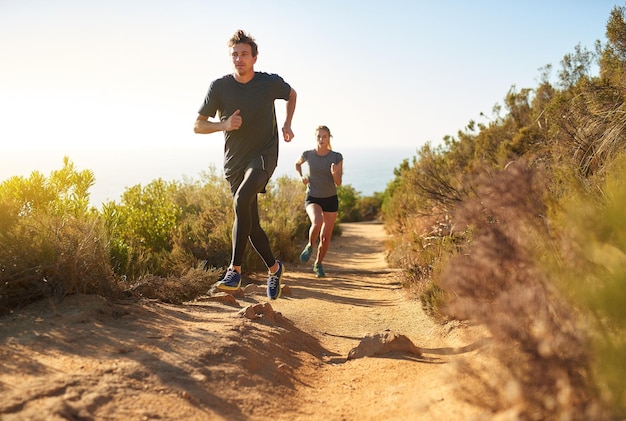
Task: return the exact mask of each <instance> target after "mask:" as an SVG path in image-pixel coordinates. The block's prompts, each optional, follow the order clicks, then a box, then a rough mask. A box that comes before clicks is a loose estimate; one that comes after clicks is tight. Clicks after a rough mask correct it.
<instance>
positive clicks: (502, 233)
mask: <svg viewBox="0 0 626 421" xmlns="http://www.w3.org/2000/svg"><path fill="white" fill-rule="evenodd" d="M474 185H475V186H476V187H475V193H476V196H475V197H473V198H472V199H469V200H467V201H466V202H465V203H464V204H463V205H462V206H461V207H459V209H458V213H457V215H456V217H455V220H457V221H458V223H460V224H466V225H467V226H471V227H472V231H473V241H472V243H471V245H470V246H469V247H468V248H467V250H466V251H465V253H463V254H460V255H457V256H455V257H453V258H452V259H451V260H450V261H449V263H448V265H447V268H446V270H445V271H444V273H443V274H442V285H443V287H444V289H445V290H446V292H447V293H448V295H449V296H450V297H453V298H452V299H451V300H450V302H449V303H448V306H449V307H448V309H449V311H450V312H451V313H452V314H455V315H457V316H459V317H462V318H467V319H471V320H474V321H476V322H478V323H481V324H483V325H484V326H486V327H487V328H488V329H489V331H490V332H491V334H492V335H493V347H492V348H491V349H492V351H493V352H494V356H495V357H496V358H497V360H498V361H499V362H500V363H501V365H502V367H503V370H501V371H500V372H499V374H498V379H497V382H496V383H495V384H494V379H493V378H492V372H491V370H488V371H484V370H476V369H472V368H469V367H463V368H462V370H463V373H464V374H470V375H471V376H472V377H474V378H477V379H480V381H479V382H478V384H479V385H480V384H482V385H483V386H482V387H483V389H485V390H483V391H482V392H485V393H475V394H471V395H470V394H466V395H465V396H466V397H467V398H468V399H469V400H472V401H474V403H477V404H481V405H484V406H486V407H488V408H491V409H492V410H494V411H497V410H502V409H505V408H512V407H515V408H516V410H517V411H518V412H519V414H520V417H521V418H522V419H537V420H539V419H585V418H587V416H588V415H589V411H591V410H592V409H591V408H592V405H591V404H590V400H589V396H588V394H587V390H588V389H589V384H588V378H587V374H588V369H589V364H588V358H589V356H588V353H587V339H586V338H585V336H584V334H583V333H582V332H584V330H583V329H581V326H580V321H579V317H578V316H579V313H578V312H577V311H576V309H575V308H574V307H573V306H572V305H571V304H570V302H569V300H568V299H567V298H566V296H564V295H563V294H562V292H561V291H559V290H558V288H557V287H556V286H555V285H554V284H553V283H551V282H550V280H548V279H547V277H546V275H545V272H544V271H543V270H542V269H541V259H542V254H545V252H546V250H548V249H549V248H550V243H551V242H550V240H549V235H548V226H547V223H546V220H545V217H544V215H545V214H546V208H545V205H544V203H543V200H542V198H543V195H544V192H545V187H544V185H543V184H542V177H541V171H539V170H538V169H531V168H529V167H528V166H527V165H526V164H525V163H523V162H516V163H513V164H511V165H509V166H508V167H507V168H506V169H505V170H503V171H501V172H498V173H495V174H484V175H483V176H481V177H479V178H478V179H477V180H476V182H475V183H474ZM478 387H479V388H480V386H478ZM474 390H475V391H476V392H479V389H474ZM466 392H467V390H466ZM486 396H488V397H489V398H488V399H486V398H485V397H486ZM477 400H478V401H477Z"/></svg>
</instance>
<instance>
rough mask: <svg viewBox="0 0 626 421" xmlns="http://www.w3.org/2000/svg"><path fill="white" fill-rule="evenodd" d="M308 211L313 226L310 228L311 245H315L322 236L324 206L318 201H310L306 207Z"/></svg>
mask: <svg viewBox="0 0 626 421" xmlns="http://www.w3.org/2000/svg"><path fill="white" fill-rule="evenodd" d="M306 213H307V215H308V216H309V220H310V221H311V227H310V228H309V245H310V246H311V247H314V246H315V243H316V242H317V239H318V238H319V236H320V232H321V230H322V224H323V223H324V216H323V213H322V207H321V206H320V205H318V204H316V203H309V204H308V205H307V207H306Z"/></svg>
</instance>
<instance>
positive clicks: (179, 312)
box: [0, 223, 484, 421]
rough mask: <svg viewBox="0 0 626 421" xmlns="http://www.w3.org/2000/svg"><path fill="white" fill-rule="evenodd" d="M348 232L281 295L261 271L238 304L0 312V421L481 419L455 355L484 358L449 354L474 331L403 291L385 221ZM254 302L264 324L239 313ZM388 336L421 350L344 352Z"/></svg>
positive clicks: (79, 302) (291, 273)
mask: <svg viewBox="0 0 626 421" xmlns="http://www.w3.org/2000/svg"><path fill="white" fill-rule="evenodd" d="M342 230H343V235H342V236H340V237H336V238H335V239H334V240H333V244H332V246H331V250H330V252H329V254H328V256H327V261H326V264H325V269H326V273H327V277H326V278H322V279H316V278H315V277H314V274H313V272H312V271H311V267H310V264H301V263H299V262H298V263H297V264H293V263H292V264H287V272H286V275H285V279H284V284H285V285H286V288H285V290H284V293H283V296H282V297H281V298H280V299H279V300H276V301H272V302H269V301H268V299H267V298H266V297H265V294H264V288H263V286H262V285H261V284H262V283H263V282H264V277H262V276H261V275H258V276H254V277H252V279H251V282H252V283H251V284H250V286H248V288H247V293H246V295H245V296H244V297H239V298H237V299H232V297H227V298H231V299H230V300H228V299H227V298H222V299H220V300H218V299H215V298H212V299H210V298H209V297H200V298H199V299H198V300H197V301H194V302H192V303H188V304H186V305H184V306H175V305H167V304H163V303H158V302H152V301H139V302H131V301H129V302H110V301H107V300H105V299H103V298H100V297H96V296H71V297H67V298H66V299H65V300H64V301H63V302H62V303H61V304H57V303H54V302H52V301H43V302H40V303H37V304H34V305H32V306H29V307H28V308H25V309H23V310H20V311H19V312H16V313H14V314H12V315H10V316H6V317H3V318H0V396H2V398H0V420H2V421H5V420H18V419H19V420H25V419H26V420H65V419H74V420H90V419H93V420H150V419H161V420H183V419H185V420H208V419H216V420H221V419H224V420H270V419H271V420H300V419H302V420H324V421H333V420H380V419H393V420H414V419H419V420H440V419H450V420H467V419H478V418H479V417H480V415H481V411H480V410H479V409H478V408H475V407H472V406H470V405H468V404H467V403H465V402H462V401H461V400H459V399H457V398H456V397H455V395H454V386H455V383H456V382H458V381H461V380H458V379H455V378H454V371H453V366H454V364H453V363H454V362H455V361H457V360H460V359H469V361H471V360H472V359H477V360H478V359H480V358H482V356H481V348H480V347H476V348H477V349H474V350H461V349H458V348H457V347H463V346H466V345H472V344H477V343H480V340H481V339H482V336H480V335H478V334H472V333H471V332H470V331H468V330H467V329H453V328H451V327H450V326H441V325H437V324H435V323H433V322H432V321H431V320H430V319H429V318H428V317H426V316H425V315H424V313H423V312H422V310H421V308H420V305H419V303H417V302H414V301H411V300H409V299H408V298H407V297H406V294H405V293H404V291H403V290H402V289H401V286H400V284H399V281H398V278H397V277H396V276H395V272H394V271H393V270H391V269H389V268H388V267H387V266H386V264H385V260H384V244H383V243H384V238H385V233H384V229H383V226H382V225H380V224H375V223H356V224H342ZM268 302H269V305H270V306H271V307H268V306H267V303H268ZM255 305H256V308H257V313H259V315H258V318H256V319H254V320H251V319H250V318H248V317H244V316H242V315H241V314H240V312H241V311H242V310H243V309H245V308H246V307H248V306H255ZM250 309H252V308H250ZM253 313H254V312H253ZM248 314H250V313H248ZM384 332H387V333H391V332H395V333H398V334H401V335H405V336H406V338H408V339H409V340H410V341H411V342H412V343H413V344H414V345H416V346H417V347H418V352H414V353H409V352H387V351H385V350H382V354H381V355H376V356H369V357H365V358H356V359H348V354H349V352H350V350H351V349H353V348H355V347H357V346H359V344H360V343H361V341H362V339H363V338H364V337H365V336H366V335H368V334H375V333H384ZM470 348H471V347H470ZM483 415H484V414H483Z"/></svg>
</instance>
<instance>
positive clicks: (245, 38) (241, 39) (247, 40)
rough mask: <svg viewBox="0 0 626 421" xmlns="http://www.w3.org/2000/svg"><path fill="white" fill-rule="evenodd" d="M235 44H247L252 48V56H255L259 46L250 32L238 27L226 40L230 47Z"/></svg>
mask: <svg viewBox="0 0 626 421" xmlns="http://www.w3.org/2000/svg"><path fill="white" fill-rule="evenodd" d="M237 44H248V45H249V46H250V48H251V49H252V57H256V56H257V54H259V47H258V46H257V45H256V42H255V41H254V38H252V36H251V35H250V34H247V33H245V32H244V31H243V30H241V29H239V30H237V32H235V35H233V36H232V37H231V38H230V40H228V47H230V48H232V47H234V46H235V45H237Z"/></svg>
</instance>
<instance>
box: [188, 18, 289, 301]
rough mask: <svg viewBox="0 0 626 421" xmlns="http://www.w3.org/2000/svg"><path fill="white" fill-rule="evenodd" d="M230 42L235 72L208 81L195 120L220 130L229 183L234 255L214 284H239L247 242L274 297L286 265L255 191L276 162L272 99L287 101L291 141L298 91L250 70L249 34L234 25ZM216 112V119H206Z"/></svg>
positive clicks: (254, 50)
mask: <svg viewBox="0 0 626 421" xmlns="http://www.w3.org/2000/svg"><path fill="white" fill-rule="evenodd" d="M228 47H229V51H230V57H231V60H232V65H233V73H232V74H229V75H226V76H223V77H221V78H219V79H216V80H214V81H213V82H212V83H211V85H210V87H209V90H208V93H207V95H206V97H205V99H204V103H203V104H202V107H200V110H199V111H198V117H197V119H196V122H195V125H194V131H195V132H196V133H201V134H209V133H214V132H218V131H222V132H224V139H225V144H224V176H225V177H226V180H228V182H229V184H230V189H231V192H232V195H233V206H234V209H235V220H234V222H233V232H232V258H231V262H230V265H229V267H228V270H227V271H226V274H225V275H224V277H223V278H222V279H221V280H220V281H219V282H218V284H217V288H218V289H221V290H226V291H232V290H237V289H239V288H240V287H241V263H242V261H243V256H244V252H245V249H246V244H247V242H248V241H250V243H251V244H252V246H253V247H254V249H255V250H256V252H257V253H258V254H259V256H260V257H261V259H263V262H264V263H265V265H266V266H267V269H268V275H269V276H268V279H267V296H268V297H269V298H270V299H277V298H278V297H280V292H281V286H280V281H281V279H282V276H283V272H284V270H285V268H284V266H283V264H282V263H281V262H280V261H279V260H277V259H276V258H275V257H274V254H273V253H272V250H271V248H270V242H269V239H268V237H267V234H266V233H265V231H264V230H263V228H262V227H261V224H260V222H259V209H258V202H257V195H258V194H259V193H264V192H265V187H266V185H267V183H268V182H269V180H270V178H271V176H272V174H273V173H274V170H275V169H276V165H277V163H278V143H279V142H278V129H277V127H278V126H277V124H276V115H275V109H274V101H275V100H276V99H283V100H285V101H287V103H286V104H287V111H286V116H285V122H284V124H283V127H282V132H283V138H284V140H285V142H290V141H291V139H293V137H294V134H293V131H292V130H291V120H292V118H293V114H294V111H295V109H296V91H294V90H293V89H292V88H291V86H290V85H289V84H288V83H286V82H285V81H284V80H283V79H282V78H281V77H280V76H278V75H276V74H270V73H265V72H256V71H255V70H254V65H255V63H256V61H257V56H258V46H257V44H256V42H255V40H254V38H252V36H250V35H249V34H247V33H245V32H244V31H242V30H238V31H237V32H235V34H234V35H233V36H232V37H231V39H230V40H229V41H228ZM216 114H217V115H218V119H219V121H211V120H209V118H211V119H214V118H215V116H216Z"/></svg>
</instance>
